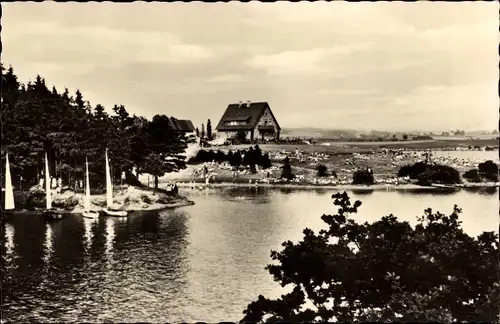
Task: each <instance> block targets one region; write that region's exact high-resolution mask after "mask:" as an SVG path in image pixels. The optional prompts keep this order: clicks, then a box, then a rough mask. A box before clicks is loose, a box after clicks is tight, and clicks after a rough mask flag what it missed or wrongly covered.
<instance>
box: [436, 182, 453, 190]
mask: <svg viewBox="0 0 500 324" xmlns="http://www.w3.org/2000/svg"><path fill="white" fill-rule="evenodd" d="M431 186H432V187H436V188H442V189H459V186H458V185H447V184H441V183H433V184H431Z"/></svg>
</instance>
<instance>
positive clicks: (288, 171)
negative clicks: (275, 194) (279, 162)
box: [281, 156, 294, 180]
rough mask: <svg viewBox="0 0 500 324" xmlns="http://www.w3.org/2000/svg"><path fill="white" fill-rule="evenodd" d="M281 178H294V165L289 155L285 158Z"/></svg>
mask: <svg viewBox="0 0 500 324" xmlns="http://www.w3.org/2000/svg"><path fill="white" fill-rule="evenodd" d="M281 170H282V171H281V178H282V179H283V178H284V179H286V180H292V179H293V178H294V175H293V173H292V166H291V165H290V159H289V158H288V156H287V157H286V158H285V159H284V160H283V166H282V167H281Z"/></svg>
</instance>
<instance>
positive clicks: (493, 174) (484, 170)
mask: <svg viewBox="0 0 500 324" xmlns="http://www.w3.org/2000/svg"><path fill="white" fill-rule="evenodd" d="M477 167H478V169H479V174H480V175H481V176H482V177H484V178H486V179H488V180H490V181H498V165H497V164H496V163H495V162H493V161H491V160H488V161H486V162H483V163H479V165H478V166H477Z"/></svg>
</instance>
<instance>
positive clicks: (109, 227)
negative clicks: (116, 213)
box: [105, 217, 115, 261]
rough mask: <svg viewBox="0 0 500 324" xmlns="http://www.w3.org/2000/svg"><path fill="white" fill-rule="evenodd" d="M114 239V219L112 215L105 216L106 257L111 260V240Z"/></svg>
mask: <svg viewBox="0 0 500 324" xmlns="http://www.w3.org/2000/svg"><path fill="white" fill-rule="evenodd" d="M114 239H115V220H114V218H112V217H107V218H106V250H105V254H106V258H107V259H108V260H109V261H111V260H113V241H114Z"/></svg>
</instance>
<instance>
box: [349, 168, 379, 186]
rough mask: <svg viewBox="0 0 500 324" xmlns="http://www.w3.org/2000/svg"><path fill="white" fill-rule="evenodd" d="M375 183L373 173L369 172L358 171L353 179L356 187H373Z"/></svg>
mask: <svg viewBox="0 0 500 324" xmlns="http://www.w3.org/2000/svg"><path fill="white" fill-rule="evenodd" d="M374 183H375V178H374V177H373V172H370V171H369V170H356V171H355V172H354V174H353V177H352V184H355V185H372V184H374Z"/></svg>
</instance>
